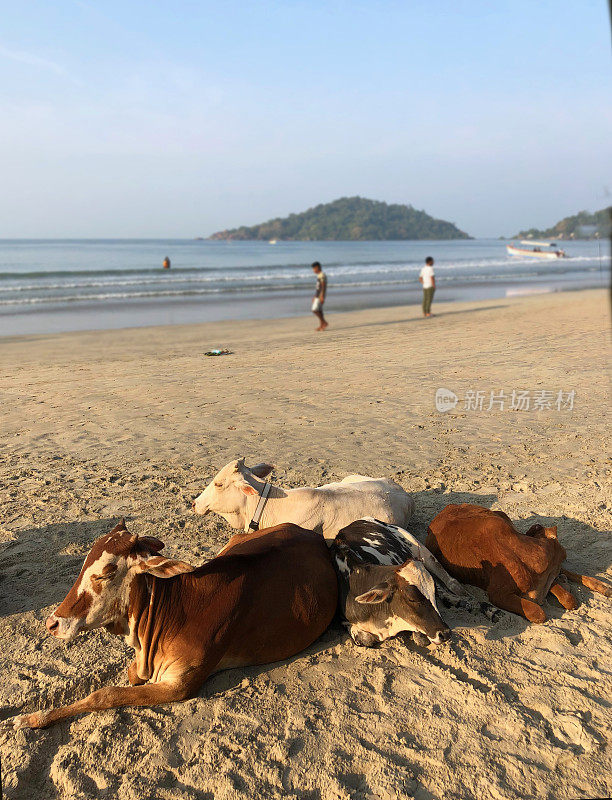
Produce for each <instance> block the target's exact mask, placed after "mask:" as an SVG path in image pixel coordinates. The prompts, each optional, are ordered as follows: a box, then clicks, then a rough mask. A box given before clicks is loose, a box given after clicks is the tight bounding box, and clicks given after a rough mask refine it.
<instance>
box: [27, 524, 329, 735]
mask: <svg viewBox="0 0 612 800" xmlns="http://www.w3.org/2000/svg"><path fill="white" fill-rule="evenodd" d="M162 547H163V544H162V542H160V541H159V540H158V539H154V538H152V537H149V536H142V537H138V536H136V535H132V534H130V533H129V532H128V531H127V530H126V527H125V523H124V521H123V520H122V521H121V522H120V523H119V525H117V526H116V527H115V528H113V530H112V531H111V532H110V533H109V534H106V535H105V536H102V537H101V538H100V539H98V540H97V541H96V542H95V543H94V545H93V547H92V548H91V551H90V552H89V555H88V556H87V558H86V559H85V563H84V564H83V568H82V569H81V572H80V574H79V577H78V578H77V581H76V583H75V584H74V586H73V587H72V589H71V590H70V592H69V593H68V594H67V596H66V598H65V599H64V601H63V602H62V604H61V605H60V606H59V608H58V609H57V610H56V611H55V613H54V614H51V616H50V617H49V618H48V620H47V628H48V629H49V631H50V632H51V633H52V634H53V635H54V636H57V637H58V638H59V639H65V640H70V639H73V638H74V637H75V636H76V635H77V633H78V632H79V631H81V630H92V629H94V628H100V627H105V628H107V629H108V630H110V631H111V632H112V633H117V634H120V635H123V636H125V637H126V641H127V643H128V644H129V645H130V646H131V647H133V648H134V649H135V650H136V658H135V660H134V662H133V663H132V664H131V666H130V667H129V669H128V679H129V681H130V683H131V684H132V686H129V687H128V686H112V687H107V688H104V689H99V690H98V691H96V692H93V693H92V694H90V695H89V696H88V697H86V698H85V699H84V700H79V701H77V702H76V703H72V704H71V705H68V706H65V707H62V708H56V709H52V710H50V711H37V712H36V713H34V714H24V715H22V716H19V717H16V718H15V719H14V721H13V723H14V726H15V728H44V727H46V726H47V725H50V724H51V723H53V722H56V721H57V720H59V719H63V718H64V717H70V716H74V715H75V714H82V713H84V712H87V711H101V710H102V709H105V708H117V707H119V706H151V705H156V704H158V703H170V702H174V701H177V700H185V699H187V698H189V697H193V696H194V695H195V694H197V692H198V690H199V689H200V687H201V686H202V684H203V683H204V681H205V680H206V678H207V677H208V676H209V675H211V674H212V673H214V672H218V671H219V670H222V669H230V668H233V667H242V666H247V665H250V664H267V663H269V662H272V661H279V660H282V659H285V658H289V657H290V656H292V655H295V654H296V653H299V651H300V650H303V649H304V648H305V647H308V645H310V644H311V643H312V642H314V640H315V639H316V638H317V637H318V636H320V635H321V634H322V633H323V631H324V630H325V629H326V628H327V626H328V625H329V623H330V622H331V620H332V618H333V616H334V614H335V611H336V604H337V597H338V590H337V581H336V575H335V572H334V569H333V566H332V563H331V559H330V557H329V551H328V549H327V546H326V544H325V541H324V539H323V538H322V537H321V536H320V535H319V534H316V533H313V532H312V531H307V530H303V529H302V528H298V527H297V526H296V525H290V524H285V525H278V526H277V527H275V528H270V529H268V530H262V531H259V532H257V533H252V534H250V535H248V536H234V537H233V539H232V540H231V541H230V543H229V544H228V546H227V547H226V548H225V549H224V551H223V554H221V555H218V556H217V557H216V558H213V559H211V560H210V561H208V562H207V563H206V564H204V565H203V566H201V567H193V566H191V565H190V564H186V563H185V562H183V561H174V560H172V559H169V558H165V557H164V556H161V555H158V553H159V551H160V550H161V549H162ZM147 681H149V683H147Z"/></svg>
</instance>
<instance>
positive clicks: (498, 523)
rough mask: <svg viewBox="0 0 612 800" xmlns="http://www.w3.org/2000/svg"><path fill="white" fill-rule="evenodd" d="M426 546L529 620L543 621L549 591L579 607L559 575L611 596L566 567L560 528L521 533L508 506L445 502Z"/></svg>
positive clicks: (601, 585)
mask: <svg viewBox="0 0 612 800" xmlns="http://www.w3.org/2000/svg"><path fill="white" fill-rule="evenodd" d="M425 544H426V546H427V548H428V549H429V550H431V552H432V553H433V554H434V556H436V558H437V559H439V561H440V562H441V563H442V565H443V566H444V567H446V569H447V570H448V571H449V572H450V573H451V575H454V576H455V577H456V578H458V579H459V580H460V581H464V582H465V583H469V584H472V585H473V586H479V587H480V588H481V589H484V590H485V591H486V592H487V594H488V596H489V599H490V601H491V602H492V603H493V604H494V605H496V606H498V607H499V608H504V609H506V610H507V611H512V612H513V613H514V614H519V615H520V616H522V617H525V619H528V620H529V621H530V622H544V621H545V620H546V614H545V613H544V611H543V609H542V608H541V604H542V603H543V602H544V600H545V598H546V595H547V594H548V592H550V593H551V594H553V595H554V596H555V597H556V598H557V600H558V601H559V602H560V603H561V605H562V606H563V607H564V608H567V609H574V608H576V607H577V605H578V604H577V602H576V599H575V598H574V596H573V595H572V594H571V593H570V592H569V591H568V590H567V589H566V588H565V587H563V586H562V585H561V584H560V583H559V580H558V579H559V574H561V575H565V576H566V577H567V578H569V580H571V581H575V582H577V583H582V584H583V586H587V587H588V588H589V589H592V590H593V591H594V592H600V593H601V594H603V595H605V596H606V597H611V596H612V589H610V587H608V586H606V585H605V584H604V583H602V582H601V581H598V580H596V579H595V578H589V577H588V576H586V575H576V574H575V573H574V572H569V571H568V570H566V569H563V568H562V567H561V564H562V563H563V561H565V557H566V555H567V553H566V552H565V549H564V548H563V546H562V545H561V543H560V542H559V540H558V539H557V528H556V526H555V527H553V528H545V527H544V526H543V525H532V526H531V528H530V529H529V530H528V531H527V533H524V534H523V533H519V532H518V531H517V530H516V529H515V528H514V526H513V525H512V522H511V520H510V518H509V517H508V516H507V515H506V514H504V512H503V511H491V510H490V509H488V508H483V507H482V506H476V505H470V504H468V503H464V504H462V505H449V506H446V508H444V509H443V510H442V511H441V512H440V513H439V514H438V515H437V517H435V518H434V520H433V521H432V523H431V524H430V526H429V533H428V536H427V541H426V543H425Z"/></svg>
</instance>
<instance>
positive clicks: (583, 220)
mask: <svg viewBox="0 0 612 800" xmlns="http://www.w3.org/2000/svg"><path fill="white" fill-rule="evenodd" d="M611 222H612V206H608V207H607V208H602V209H601V210H600V211H595V212H594V213H593V214H590V213H589V212H588V211H579V212H578V213H577V214H574V216H572V217H564V219H562V220H560V221H559V222H557V224H556V225H553V226H552V228H546V230H540V229H539V228H530V229H529V230H527V231H520V232H519V233H517V234H516V236H514V237H513V238H514V239H597V238H601V237H604V236H610V228H611Z"/></svg>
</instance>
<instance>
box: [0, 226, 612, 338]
mask: <svg viewBox="0 0 612 800" xmlns="http://www.w3.org/2000/svg"><path fill="white" fill-rule="evenodd" d="M561 246H562V247H563V249H564V250H565V251H566V253H567V255H568V258H565V259H558V260H554V261H545V260H542V261H535V260H533V259H522V258H515V257H510V256H508V255H507V254H506V247H505V242H503V241H498V240H485V239H479V240H468V241H464V240H460V241H442V242H434V241H423V242H421V241H419V242H412V241H411V242H395V241H394V242H278V243H277V244H274V245H272V244H269V243H268V242H236V241H207V240H205V241H194V240H181V239H177V240H173V239H163V240H135V239H131V240H108V239H104V240H102V239H100V240H41V239H37V240H1V241H0V335H3V336H7V335H15V334H24V333H50V332H60V331H70V330H88V329H90V330H91V329H104V328H118V327H131V326H143V325H170V324H181V323H190V322H206V321H217V320H221V319H246V318H253V319H262V318H268V317H282V316H294V315H297V314H307V313H308V312H309V308H310V301H311V298H312V294H313V291H314V285H315V279H314V275H313V273H312V270H311V269H310V264H311V262H312V261H315V260H317V261H320V262H321V264H322V265H323V269H324V270H325V272H326V273H327V276H328V295H327V302H326V306H325V308H326V313H327V314H328V315H333V313H334V312H337V311H342V310H350V309H358V308H367V307H369V306H380V305H401V304H410V303H417V302H419V301H420V285H419V283H418V274H419V270H420V269H421V266H422V265H423V262H424V260H425V258H426V256H429V255H431V256H433V258H434V259H435V272H436V286H437V289H436V296H435V301H434V302H441V301H452V300H479V299H487V298H490V299H493V298H498V297H504V296H511V295H520V294H525V293H536V292H538V293H539V292H545V291H557V290H565V289H574V288H575V289H579V288H589V287H602V286H605V285H606V284H607V280H608V267H607V264H608V259H609V243H608V242H607V241H603V242H597V241H576V242H563V243H561ZM166 256H168V257H169V258H170V259H171V262H172V267H171V269H170V270H164V269H162V261H163V259H164V258H165V257H166Z"/></svg>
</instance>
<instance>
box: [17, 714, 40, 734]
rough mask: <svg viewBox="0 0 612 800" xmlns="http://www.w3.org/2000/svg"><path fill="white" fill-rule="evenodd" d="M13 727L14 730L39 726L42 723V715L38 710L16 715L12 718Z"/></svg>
mask: <svg viewBox="0 0 612 800" xmlns="http://www.w3.org/2000/svg"><path fill="white" fill-rule="evenodd" d="M12 722H13V729H14V730H16V731H20V730H23V729H24V728H41V727H42V725H43V717H42V713H41V712H40V711H37V712H36V713H35V714H20V715H19V716H18V717H14V718H13V721H12Z"/></svg>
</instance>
